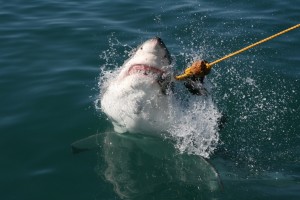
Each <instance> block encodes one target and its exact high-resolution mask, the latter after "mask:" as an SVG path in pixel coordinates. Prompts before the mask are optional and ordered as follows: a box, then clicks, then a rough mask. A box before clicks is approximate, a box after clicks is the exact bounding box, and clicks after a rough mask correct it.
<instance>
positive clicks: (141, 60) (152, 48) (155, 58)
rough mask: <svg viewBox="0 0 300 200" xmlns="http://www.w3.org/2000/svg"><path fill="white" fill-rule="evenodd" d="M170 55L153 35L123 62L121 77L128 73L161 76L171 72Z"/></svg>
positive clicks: (161, 42)
mask: <svg viewBox="0 0 300 200" xmlns="http://www.w3.org/2000/svg"><path fill="white" fill-rule="evenodd" d="M171 62H172V61H171V56H170V53H169V51H168V49H167V47H166V45H165V44H164V42H163V41H162V40H161V39H160V38H159V37H155V38H152V39H149V40H147V41H145V42H144V43H143V44H141V45H140V46H139V47H138V48H137V49H136V51H135V53H134V54H133V55H132V56H131V57H130V58H129V59H128V60H127V61H126V62H125V64H124V68H123V73H121V74H122V77H126V76H130V75H136V74H139V75H143V76H149V77H154V78H161V77H163V76H165V75H166V74H169V73H170V72H171V67H170V64H171Z"/></svg>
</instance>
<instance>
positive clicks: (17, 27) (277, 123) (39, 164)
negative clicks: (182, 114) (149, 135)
mask: <svg viewBox="0 0 300 200" xmlns="http://www.w3.org/2000/svg"><path fill="white" fill-rule="evenodd" d="M299 22H300V3H299V2H298V1H296V0H286V1H282V0H268V1H258V0H254V1H248V0H242V1H236V0H220V1H204V0H201V1H196V0H194V1H192V0H190V1H188V0H187V1H171V0H162V1H156V2H154V1H153V2H152V1H133V0H128V1H120V0H118V1H96V0H93V1H42V0H37V1H32V0H28V1H18V0H11V1H5V2H2V3H1V7H0V24H1V26H0V47H1V48H0V94H1V98H0V105H1V107H0V137H1V139H0V148H1V151H0V157H1V164H0V169H1V171H0V199H3V200H12V199H17V200H19V199H28V200H29V199H30V200H33V199H44V200H46V199H120V198H128V199H300V115H299V112H300V102H299V100H300V65H299V63H300V29H299V30H295V31H292V32H289V33H287V34H285V35H283V36H280V37H278V38H276V39H274V40H272V41H269V42H268V43H264V44H262V45H260V46H258V47H256V48H254V49H252V50H250V51H247V52H245V53H243V54H240V55H238V56H235V57H233V58H231V59H229V60H227V61H224V62H221V63H219V64H217V65H216V66H214V69H213V70H212V72H211V74H210V75H209V76H208V80H209V81H210V82H211V83H212V85H213V91H212V94H211V95H212V96H213V98H214V101H215V103H216V104H217V106H218V108H219V110H220V111H221V112H222V113H223V114H224V115H225V116H226V123H225V125H224V127H223V128H222V129H221V130H220V131H219V135H220V141H219V144H218V146H217V149H216V150H215V152H214V153H213V154H211V156H210V158H209V162H210V163H211V164H212V165H213V166H214V167H215V169H216V170H217V171H218V172H219V174H220V178H221V182H222V189H221V191H217V192H215V191H210V190H205V191H203V190H202V189H201V188H199V187H201V186H197V185H193V184H189V183H188V182H184V181H183V182H180V183H179V182H176V180H177V179H176V176H177V175H178V174H180V173H181V172H182V171H184V170H185V168H186V166H184V164H185V163H186V161H185V160H184V159H187V160H188V159H191V158H190V156H188V152H185V153H183V154H182V155H180V153H179V152H178V151H176V149H175V148H174V149H172V145H170V147H166V148H167V149H165V148H161V149H159V148H160V147H161V146H163V145H157V149H153V150H156V151H161V152H163V151H170V152H171V153H170V155H173V156H174V157H176V156H181V157H180V159H181V160H180V162H181V164H182V165H181V168H176V169H175V170H174V169H173V168H172V166H173V165H172V164H171V163H172V159H173V158H172V156H171V157H170V158H169V160H168V158H164V159H158V158H155V157H153V156H151V153H150V154H149V153H147V152H140V153H136V151H138V150H139V149H138V147H136V146H134V145H128V146H126V145H124V141H123V142H122V144H118V140H115V144H114V145H115V148H116V149H115V150H114V152H115V154H117V153H118V152H119V155H118V156H119V157H113V156H114V155H115V154H114V152H110V153H111V154H110V155H108V153H107V150H105V149H104V148H99V149H97V150H93V151H89V152H85V153H81V154H78V155H73V154H72V152H71V147H70V145H71V143H72V142H74V141H76V140H79V139H81V138H85V137H88V136H90V135H93V134H96V133H100V134H101V133H102V134H103V135H105V133H107V132H110V131H112V125H111V123H110V121H109V120H107V119H106V116H105V115H104V114H103V113H101V110H98V109H96V106H95V101H96V100H97V98H99V97H98V95H99V93H100V89H99V86H98V81H99V76H100V74H101V69H103V67H104V66H105V67H106V68H110V69H115V68H117V67H119V66H120V65H122V63H123V62H124V60H125V59H126V58H127V56H128V52H129V51H130V50H131V49H132V48H134V47H136V46H137V45H139V44H140V43H141V42H143V41H144V40H146V39H149V38H151V37H154V36H159V37H161V38H162V39H163V40H164V42H165V43H166V45H167V47H168V49H169V51H170V52H171V54H172V56H173V58H175V59H176V61H175V62H176V63H175V66H176V67H177V69H178V72H180V71H181V70H183V69H184V68H185V67H186V66H187V65H188V63H191V62H192V61H193V60H194V59H197V58H202V59H206V60H207V61H214V60H216V59H218V58H220V57H222V56H224V55H225V54H228V53H230V52H233V51H235V50H238V49H240V48H242V47H244V46H246V45H249V44H251V43H254V42H256V41H258V40H260V39H263V38H265V37H267V36H270V35H272V34H274V33H276V32H279V31H281V30H283V29H285V28H288V27H290V26H293V25H295V24H298V23H299ZM195 123H196V122H195ZM125 140H126V138H125ZM102 142H103V143H104V141H102ZM125 143H126V141H125ZM129 143H130V142H129ZM167 144H170V142H169V141H166V146H168V145H167ZM118 145H119V146H118ZM122 145H123V146H122ZM100 146H102V147H103V146H105V145H103V144H101V141H100ZM154 146H155V145H154ZM118 147H119V150H118ZM120 149H122V152H121V153H120V151H121V150H120ZM111 151H113V150H111ZM124 151H125V152H124ZM106 156H108V157H106ZM126 156H127V157H126ZM124 157H126V158H124ZM107 159H110V160H109V161H108V160H107ZM120 159H126V161H125V162H121V161H122V160H121V161H120ZM176 161H177V160H176ZM114 162H116V163H114ZM122 163H123V164H124V163H125V164H124V165H126V166H122ZM136 163H139V164H136ZM161 163H163V164H161ZM114 164H116V166H115V168H118V169H119V172H120V173H119V174H114V175H115V176H117V177H114V178H115V181H117V180H123V182H122V181H120V182H119V185H118V184H115V185H114V184H112V183H111V180H110V181H109V180H106V178H107V177H105V176H104V175H103V174H104V172H105V170H106V172H107V168H110V167H111V166H112V165H114ZM140 166H142V167H140ZM175 167H176V166H175V165H174V168H175ZM181 169H182V170H181ZM110 170H112V169H110ZM122 170H123V171H122ZM143 170H144V171H143ZM191 171H192V170H191ZM149 172H153V173H154V172H155V173H154V174H150V175H149V174H148V173H149ZM197 173H198V172H197V171H195V176H197V175H198V174H197ZM166 174H168V175H166ZM192 174H193V173H192ZM149 176H150V178H147V177H149ZM151 176H152V177H154V176H155V179H153V178H152V179H151ZM174 177H175V178H174ZM124 180H125V181H124ZM149 180H150V182H149ZM151 181H152V182H151ZM130 183H132V184H131V185H130V186H128V187H127V186H126V184H130ZM133 183H134V184H133ZM156 183H157V184H156ZM203 184H204V185H205V183H203ZM137 186H138V187H137ZM151 186H153V187H151ZM118 187H119V188H118ZM126 187H127V189H128V188H129V187H130V188H129V191H132V194H128V196H122V195H120V194H119V193H118V192H120V191H118V189H120V188H125V189H126ZM135 187H136V188H135ZM143 188H147V189H146V190H143ZM125 189H124V190H125Z"/></svg>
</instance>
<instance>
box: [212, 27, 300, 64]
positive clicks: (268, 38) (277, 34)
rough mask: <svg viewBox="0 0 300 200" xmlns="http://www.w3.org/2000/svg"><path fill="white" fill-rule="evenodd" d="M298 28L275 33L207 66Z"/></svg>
mask: <svg viewBox="0 0 300 200" xmlns="http://www.w3.org/2000/svg"><path fill="white" fill-rule="evenodd" d="M299 27H300V24H297V25H295V26H292V27H290V28H288V29H286V30H284V31H281V32H279V33H276V34H274V35H272V36H270V37H267V38H265V39H263V40H260V41H258V42H256V43H254V44H251V45H249V46H247V47H245V48H243V49H241V50H238V51H236V52H233V53H231V54H228V55H226V56H224V57H223V58H220V59H218V60H216V61H214V62H211V63H208V65H209V66H212V65H214V64H217V63H219V62H221V61H223V60H226V59H228V58H230V57H232V56H235V55H237V54H239V53H242V52H243V51H246V50H248V49H250V48H252V47H255V46H257V45H259V44H261V43H264V42H266V41H269V40H271V39H273V38H275V37H278V36H280V35H282V34H285V33H287V32H289V31H291V30H294V29H296V28H299Z"/></svg>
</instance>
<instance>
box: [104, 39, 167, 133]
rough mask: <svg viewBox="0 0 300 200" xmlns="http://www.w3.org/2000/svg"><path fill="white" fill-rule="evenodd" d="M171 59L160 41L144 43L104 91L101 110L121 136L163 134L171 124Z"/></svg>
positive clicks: (151, 40)
mask: <svg viewBox="0 0 300 200" xmlns="http://www.w3.org/2000/svg"><path fill="white" fill-rule="evenodd" d="M172 74H173V69H172V66H171V56H170V53H169V51H168V49H167V47H166V45H165V44H164V42H163V41H162V40H161V39H160V38H158V37H155V38H152V39H149V40H147V41H145V42H144V43H143V44H141V45H140V46H139V47H138V48H137V49H136V51H135V52H134V53H133V55H132V56H131V57H130V58H129V59H128V60H127V61H125V63H124V64H123V66H122V67H121V70H120V73H119V74H118V75H117V76H116V78H115V79H113V80H111V82H110V83H109V85H108V87H107V88H106V89H105V91H104V92H102V97H101V109H102V111H103V112H104V113H105V114H106V115H107V117H108V118H109V119H110V120H111V121H112V123H113V125H114V130H115V131H116V132H118V133H124V132H131V133H141V132H142V133H161V132H164V131H167V129H168V128H169V125H170V123H169V122H170V117H169V114H170V113H169V98H168V95H166V94H167V93H168V90H169V87H170V85H171V82H172V77H173V75H172Z"/></svg>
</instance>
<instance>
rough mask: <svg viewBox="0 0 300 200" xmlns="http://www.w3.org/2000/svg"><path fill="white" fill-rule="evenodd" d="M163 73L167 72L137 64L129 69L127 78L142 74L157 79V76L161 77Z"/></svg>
mask: <svg viewBox="0 0 300 200" xmlns="http://www.w3.org/2000/svg"><path fill="white" fill-rule="evenodd" d="M163 73H165V71H163V70H161V69H158V68H156V67H153V66H148V65H142V64H135V65H132V66H131V67H130V68H129V69H128V72H127V76H129V75H132V74H140V75H144V76H153V77H157V76H161V75H162V74H163Z"/></svg>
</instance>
